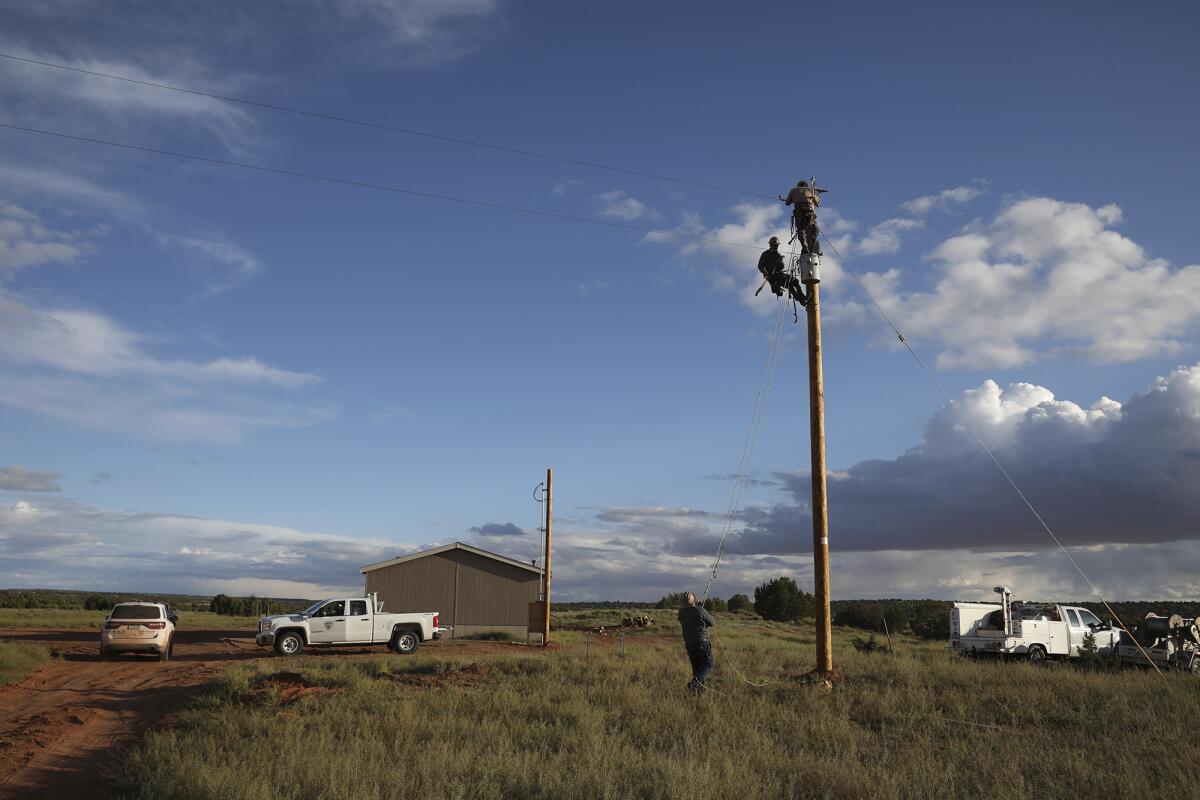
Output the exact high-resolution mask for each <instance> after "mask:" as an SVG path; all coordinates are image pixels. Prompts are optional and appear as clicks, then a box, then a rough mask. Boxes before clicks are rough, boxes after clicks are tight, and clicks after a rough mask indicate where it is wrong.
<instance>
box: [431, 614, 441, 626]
mask: <svg viewBox="0 0 1200 800" xmlns="http://www.w3.org/2000/svg"><path fill="white" fill-rule="evenodd" d="M440 621H441V616H440V615H439V614H434V615H433V627H435V628H439V627H441V626H440V625H438V623H439V622H440Z"/></svg>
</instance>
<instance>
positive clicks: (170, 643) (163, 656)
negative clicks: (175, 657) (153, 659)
mask: <svg viewBox="0 0 1200 800" xmlns="http://www.w3.org/2000/svg"><path fill="white" fill-rule="evenodd" d="M174 646H175V642H174V640H172V639H168V640H167V646H166V648H165V649H164V650H163V651H162V652H161V653H159V654H158V660H159V661H170V660H171V648H172V647H174Z"/></svg>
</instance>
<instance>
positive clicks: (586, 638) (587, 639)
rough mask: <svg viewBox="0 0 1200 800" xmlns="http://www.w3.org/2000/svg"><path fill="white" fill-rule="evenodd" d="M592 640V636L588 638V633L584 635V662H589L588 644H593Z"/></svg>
mask: <svg viewBox="0 0 1200 800" xmlns="http://www.w3.org/2000/svg"><path fill="white" fill-rule="evenodd" d="M591 640H592V638H591V637H590V636H588V635H587V634H586V633H585V634H584V635H583V660H584V661H587V659H588V643H589V642H591Z"/></svg>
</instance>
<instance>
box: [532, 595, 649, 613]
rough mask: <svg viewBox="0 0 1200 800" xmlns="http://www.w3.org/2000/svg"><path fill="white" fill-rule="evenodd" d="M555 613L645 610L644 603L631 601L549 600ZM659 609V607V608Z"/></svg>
mask: <svg viewBox="0 0 1200 800" xmlns="http://www.w3.org/2000/svg"><path fill="white" fill-rule="evenodd" d="M551 601H552V602H551V604H552V605H553V606H554V610H555V611H593V610H596V609H605V608H645V607H646V605H647V604H646V603H645V601H643V602H640V603H639V602H635V601H633V600H580V601H577V602H572V603H559V602H555V601H554V600H553V598H551ZM659 607H660V608H661V606H659Z"/></svg>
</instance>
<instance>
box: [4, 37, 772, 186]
mask: <svg viewBox="0 0 1200 800" xmlns="http://www.w3.org/2000/svg"><path fill="white" fill-rule="evenodd" d="M0 58H4V59H8V60H9V61H13V62H20V63H24V64H31V65H36V66H41V67H49V68H52V69H57V70H63V71H66V72H74V73H78V74H80V75H88V76H91V77H94V78H104V79H106V80H113V81H121V82H123V83H128V84H134V85H137V86H146V87H150V88H154V89H162V90H164V91H170V92H179V93H182V94H189V95H193V96H196V97H207V98H210V99H213V100H221V101H224V102H227V103H237V104H239V105H244V106H251V107H254V108H261V109H265V110H268V111H277V112H281V113H285V114H296V115H299V116H304V117H311V118H313V119H321V120H326V121H328V122H340V123H344V124H347V125H356V126H358V127H361V128H373V129H375V130H382V131H388V132H389V133H399V134H402V135H404V136H413V137H420V138H423V139H432V140H436V141H440V142H446V143H449V144H456V145H464V146H467V147H475V148H479V149H482V150H491V151H494V152H500V153H508V154H510V155H518V156H523V157H525V158H537V159H542V160H544V161H557V162H559V163H562V164H570V165H572V166H577V167H587V168H589V169H598V170H606V171H608V172H617V173H621V174H624V175H636V176H638V177H640V178H651V179H653V180H658V181H665V182H667V183H677V184H681V185H684V186H695V187H697V188H701V189H711V190H713V191H718V192H728V193H730V194H738V195H743V196H745V197H760V198H766V199H768V200H776V199H778V198H776V197H774V196H770V195H765V194H759V193H758V192H748V191H746V190H744V189H737V188H734V187H731V186H722V185H720V184H716V183H706V182H703V181H694V180H690V179H687V178H677V177H673V176H670V175H659V174H657V173H654V172H647V171H645V170H639V169H632V168H629V167H618V166H615V165H613V164H602V163H599V162H596V161H588V160H586V159H582V158H570V157H568V156H559V155H554V154H552V153H542V152H538V151H536V150H528V149H524V148H520V147H510V146H508V145H501V144H495V143H493V142H485V141H481V140H478V139H466V138H463V137H461V136H447V135H445V134H440V133H433V132H431V131H423V130H418V129H416V128H405V127H402V126H399V125H392V124H389V123H385V122H374V121H371V120H363V119H356V118H354V117H347V116H343V115H341V114H331V113H328V112H323V111H312V110H309V109H303V108H297V107H295V106H285V105H282V104H279V103H268V102H266V101H263V100H253V99H250V98H246V97H235V96H234V95H228V94H218V93H217V92H206V91H203V90H200V89H189V88H186V87H183V86H175V85H173V84H169V83H162V82H159V81H149V80H145V79H142V78H131V77H129V76H127V75H114V74H112V73H110V72H100V71H99V70H92V69H84V68H83V67H73V66H70V65H69V64H59V63H56V62H54V61H46V60H44V59H38V58H30V57H28V56H19V55H15V54H13V53H0Z"/></svg>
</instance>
